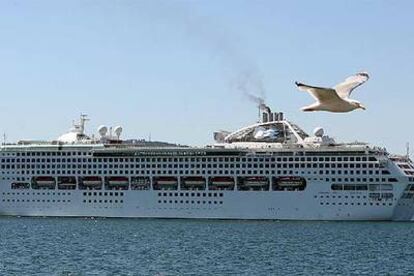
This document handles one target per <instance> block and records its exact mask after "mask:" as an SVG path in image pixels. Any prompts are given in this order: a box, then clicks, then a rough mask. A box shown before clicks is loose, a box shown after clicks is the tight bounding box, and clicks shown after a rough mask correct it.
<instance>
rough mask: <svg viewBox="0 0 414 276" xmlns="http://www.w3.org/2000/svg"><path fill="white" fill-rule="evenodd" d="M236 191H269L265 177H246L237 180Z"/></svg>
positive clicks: (267, 180)
mask: <svg viewBox="0 0 414 276" xmlns="http://www.w3.org/2000/svg"><path fill="white" fill-rule="evenodd" d="M237 189H238V190H240V191H251V190H253V191H265V190H269V179H268V178H267V177H265V176H248V177H238V178H237Z"/></svg>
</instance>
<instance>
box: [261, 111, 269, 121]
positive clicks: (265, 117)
mask: <svg viewBox="0 0 414 276" xmlns="http://www.w3.org/2000/svg"><path fill="white" fill-rule="evenodd" d="M268 121H269V113H267V112H263V113H262V123H267V122H268Z"/></svg>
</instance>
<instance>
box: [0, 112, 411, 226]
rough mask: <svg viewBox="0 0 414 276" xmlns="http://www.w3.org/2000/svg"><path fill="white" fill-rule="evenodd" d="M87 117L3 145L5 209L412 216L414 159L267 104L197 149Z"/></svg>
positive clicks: (0, 175)
mask: <svg viewBox="0 0 414 276" xmlns="http://www.w3.org/2000/svg"><path fill="white" fill-rule="evenodd" d="M86 121H87V119H86V116H81V120H80V122H79V123H75V124H74V125H73V128H72V129H71V130H70V131H69V132H68V133H66V134H64V135H62V136H60V137H59V138H58V139H57V140H56V141H51V142H42V141H20V142H18V143H17V144H5V145H3V146H2V147H1V150H0V166H1V170H0V214H2V215H12V216H16V215H17V216H93V217H154V218H219V219H286V220H411V218H412V216H413V214H414V200H413V196H414V167H413V164H412V162H411V160H410V159H409V158H408V157H405V156H393V155H390V154H389V153H388V152H387V151H386V150H385V149H382V148H379V147H373V146H370V145H367V144H363V143H337V142H336V141H335V140H334V139H332V138H330V137H328V136H326V135H325V134H324V131H323V129H321V128H318V129H316V130H315V131H314V134H313V135H308V134H306V132H305V131H303V130H302V129H301V128H300V127H299V126H297V125H295V124H294V123H292V122H290V121H288V120H286V119H285V118H284V115H283V114H282V113H272V112H270V109H267V110H266V111H265V112H263V114H262V120H261V121H260V122H258V123H255V124H253V125H250V126H248V127H244V128H241V129H239V130H237V131H234V132H227V131H219V132H216V133H214V138H215V141H216V142H215V143H214V144H212V145H209V146H205V147H188V146H181V145H175V144H170V143H161V142H148V141H144V140H128V141H123V140H122V139H121V134H122V128H121V127H115V128H113V129H112V128H111V129H108V128H107V127H105V126H101V127H99V129H98V133H99V135H98V136H99V137H98V138H93V137H89V136H88V135H86V134H85V123H86Z"/></svg>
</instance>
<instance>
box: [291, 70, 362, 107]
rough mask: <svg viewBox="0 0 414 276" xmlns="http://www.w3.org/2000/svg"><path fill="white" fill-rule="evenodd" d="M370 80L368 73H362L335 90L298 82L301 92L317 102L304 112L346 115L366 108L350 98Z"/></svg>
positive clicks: (339, 85)
mask: <svg viewBox="0 0 414 276" xmlns="http://www.w3.org/2000/svg"><path fill="white" fill-rule="evenodd" d="M368 79H369V75H368V73H365V72H361V73H358V74H356V75H354V76H351V77H349V78H347V79H346V80H345V81H344V82H342V83H340V84H338V85H336V86H335V87H334V88H324V87H316V86H310V85H306V84H303V83H299V82H296V86H297V87H298V89H299V90H301V91H305V92H308V93H309V94H311V96H312V97H313V98H314V99H315V100H316V102H315V103H313V104H311V105H309V106H305V107H303V108H302V110H303V111H328V112H339V113H345V112H350V111H353V110H355V109H358V108H361V109H364V110H365V107H364V106H363V105H362V104H361V103H360V102H358V101H356V100H352V99H350V98H349V96H350V95H351V93H352V91H353V90H354V89H355V88H357V87H358V86H360V85H362V84H363V83H365V82H366V81H367V80H368Z"/></svg>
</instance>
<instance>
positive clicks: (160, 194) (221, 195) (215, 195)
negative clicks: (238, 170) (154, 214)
mask: <svg viewBox="0 0 414 276" xmlns="http://www.w3.org/2000/svg"><path fill="white" fill-rule="evenodd" d="M158 196H171V197H172V196H174V197H177V196H180V197H182V196H186V197H190V196H191V197H218V196H219V197H223V193H158Z"/></svg>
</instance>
